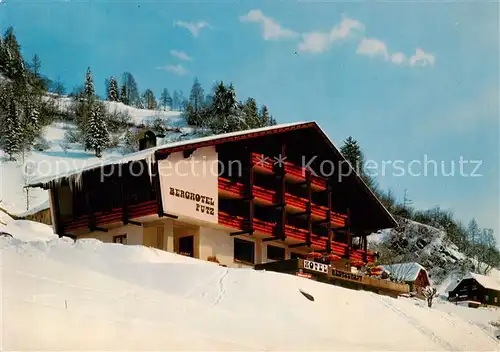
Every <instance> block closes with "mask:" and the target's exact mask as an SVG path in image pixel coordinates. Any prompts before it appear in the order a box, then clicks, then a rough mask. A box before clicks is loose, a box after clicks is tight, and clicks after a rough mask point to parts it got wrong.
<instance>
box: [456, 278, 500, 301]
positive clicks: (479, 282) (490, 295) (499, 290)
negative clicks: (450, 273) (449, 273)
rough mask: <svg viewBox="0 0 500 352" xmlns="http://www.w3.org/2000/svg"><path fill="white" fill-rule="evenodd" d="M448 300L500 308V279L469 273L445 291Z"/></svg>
mask: <svg viewBox="0 0 500 352" xmlns="http://www.w3.org/2000/svg"><path fill="white" fill-rule="evenodd" d="M447 291H448V300H450V301H453V302H463V301H469V302H478V304H479V303H481V304H486V305H492V306H499V307H500V278H495V277H492V276H486V275H479V274H474V273H469V274H468V275H466V276H465V277H463V278H462V279H461V280H458V282H456V283H453V284H452V285H450V286H449V287H448V289H447Z"/></svg>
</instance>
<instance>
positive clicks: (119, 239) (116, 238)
mask: <svg viewBox="0 0 500 352" xmlns="http://www.w3.org/2000/svg"><path fill="white" fill-rule="evenodd" d="M113 243H121V244H127V234H126V233H125V234H121V235H116V236H113Z"/></svg>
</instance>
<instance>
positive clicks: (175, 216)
mask: <svg viewBox="0 0 500 352" xmlns="http://www.w3.org/2000/svg"><path fill="white" fill-rule="evenodd" d="M163 216H164V217H166V218H170V219H178V218H179V217H178V216H177V215H172V214H168V213H161V215H160V217H163Z"/></svg>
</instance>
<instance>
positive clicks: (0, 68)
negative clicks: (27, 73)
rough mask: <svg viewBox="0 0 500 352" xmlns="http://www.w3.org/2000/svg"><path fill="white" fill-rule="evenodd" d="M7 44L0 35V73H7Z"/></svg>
mask: <svg viewBox="0 0 500 352" xmlns="http://www.w3.org/2000/svg"><path fill="white" fill-rule="evenodd" d="M7 55H8V54H7V46H6V45H5V42H4V40H3V37H2V36H1V35H0V73H3V74H5V75H7V70H8V68H7V67H8V63H7V61H8V60H7Z"/></svg>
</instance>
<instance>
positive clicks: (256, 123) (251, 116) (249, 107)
mask: <svg viewBox="0 0 500 352" xmlns="http://www.w3.org/2000/svg"><path fill="white" fill-rule="evenodd" d="M242 109H243V116H244V118H245V126H246V128H249V129H252V128H258V127H262V126H261V125H260V122H261V121H260V118H259V110H258V108H257V102H256V101H255V99H254V98H248V99H247V101H246V102H245V104H243V106H242Z"/></svg>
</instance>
